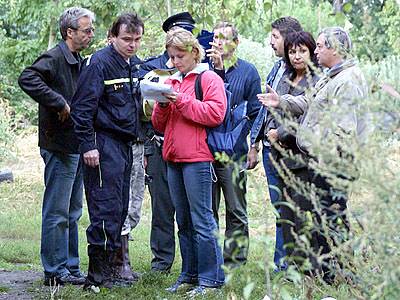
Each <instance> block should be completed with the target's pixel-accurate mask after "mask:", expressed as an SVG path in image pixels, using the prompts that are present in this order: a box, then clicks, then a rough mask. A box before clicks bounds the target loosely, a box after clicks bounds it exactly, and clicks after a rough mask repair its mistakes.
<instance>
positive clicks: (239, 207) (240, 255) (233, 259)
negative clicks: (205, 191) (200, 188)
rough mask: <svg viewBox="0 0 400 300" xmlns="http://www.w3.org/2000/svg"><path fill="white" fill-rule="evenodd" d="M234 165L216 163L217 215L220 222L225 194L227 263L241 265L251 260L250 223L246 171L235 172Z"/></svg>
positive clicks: (216, 217) (215, 200) (225, 250)
mask: <svg viewBox="0 0 400 300" xmlns="http://www.w3.org/2000/svg"><path fill="white" fill-rule="evenodd" d="M234 168H235V166H234V164H228V165H224V164H221V163H220V162H215V163H214V170H215V174H216V177H217V182H215V183H214V184H213V212H214V217H215V219H216V221H217V224H218V222H219V216H218V210H219V206H220V202H221V191H222V192H223V194H224V198H225V208H226V214H225V222H226V229H225V240H224V252H223V253H224V263H225V265H229V264H233V265H235V264H241V263H245V262H246V261H247V254H248V249H249V224H248V217H247V201H246V182H247V177H246V171H242V172H240V170H237V169H236V170H234Z"/></svg>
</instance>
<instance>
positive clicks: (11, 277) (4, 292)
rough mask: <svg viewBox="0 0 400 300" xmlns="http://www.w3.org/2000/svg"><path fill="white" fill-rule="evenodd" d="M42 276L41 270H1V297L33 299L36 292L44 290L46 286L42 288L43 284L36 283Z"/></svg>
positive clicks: (2, 298)
mask: <svg viewBox="0 0 400 300" xmlns="http://www.w3.org/2000/svg"><path fill="white" fill-rule="evenodd" d="M42 276H43V275H42V274H41V273H40V272H35V271H6V270H0V299H1V300H5V299H7V300H11V299H13V300H14V299H18V300H29V299H33V297H34V295H35V294H38V293H41V292H44V287H43V290H40V289H42V285H37V284H35V282H37V281H39V280H41V279H42ZM38 286H40V288H39V287H38ZM49 296H50V295H49Z"/></svg>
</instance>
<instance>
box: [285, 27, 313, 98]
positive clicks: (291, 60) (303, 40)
mask: <svg viewBox="0 0 400 300" xmlns="http://www.w3.org/2000/svg"><path fill="white" fill-rule="evenodd" d="M284 45H285V46H284V52H285V60H286V63H287V65H288V70H289V73H290V75H289V80H290V89H289V91H288V92H287V94H290V95H295V94H302V93H304V90H305V89H307V88H309V87H312V86H314V85H315V83H316V82H317V81H318V79H319V78H318V76H316V74H315V69H316V67H317V66H318V62H317V56H316V54H315V53H314V51H315V48H316V43H315V40H314V38H313V36H312V35H311V33H309V32H306V31H299V32H293V33H290V34H289V35H288V36H287V37H286V39H285V44H284ZM295 89H302V90H303V91H302V92H301V90H299V91H298V92H297V93H296V92H294V90H295Z"/></svg>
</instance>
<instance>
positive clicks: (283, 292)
mask: <svg viewBox="0 0 400 300" xmlns="http://www.w3.org/2000/svg"><path fill="white" fill-rule="evenodd" d="M279 294H280V296H281V299H283V300H293V297H292V295H291V294H290V292H289V291H288V290H287V288H286V287H284V286H282V287H281V288H280V290H279Z"/></svg>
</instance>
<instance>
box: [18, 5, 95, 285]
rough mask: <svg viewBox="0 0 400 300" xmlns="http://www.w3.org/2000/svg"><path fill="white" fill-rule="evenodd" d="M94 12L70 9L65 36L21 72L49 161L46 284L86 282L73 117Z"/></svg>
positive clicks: (62, 25) (79, 170) (46, 174)
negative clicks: (81, 258) (73, 101)
mask: <svg viewBox="0 0 400 300" xmlns="http://www.w3.org/2000/svg"><path fill="white" fill-rule="evenodd" d="M93 21H94V14H93V13H92V12H91V11H89V10H87V9H84V8H79V7H72V8H68V9H66V10H65V11H64V12H63V13H62V15H61V17H60V20H59V26H60V32H61V36H62V39H63V40H62V41H61V42H60V43H59V44H58V45H57V46H55V47H54V48H52V49H50V50H49V51H47V52H45V53H44V54H42V55H41V56H40V57H39V58H38V59H36V61H35V62H34V63H33V65H32V66H30V67H28V68H26V69H25V70H24V71H23V72H22V74H21V76H20V77H19V80H18V83H19V85H20V86H21V88H22V89H23V90H24V91H25V92H26V93H27V94H28V95H29V96H30V97H32V99H33V100H35V101H36V102H38V103H39V147H40V155H41V156H42V158H43V160H44V163H45V172H44V179H45V191H44V196H43V209H42V235H41V250H40V254H41V260H42V265H43V268H44V275H45V280H44V284H45V285H50V284H51V285H56V284H60V285H62V284H64V283H72V284H83V283H84V282H85V278H84V276H83V274H82V273H81V271H80V268H79V254H78V220H79V218H80V217H81V215H82V194H83V182H82V168H81V162H80V155H79V150H78V146H79V144H78V140H77V139H76V136H75V134H74V130H73V124H72V121H71V118H70V104H71V99H72V96H73V95H74V92H75V90H76V84H77V81H78V77H79V73H80V67H81V61H82V58H81V56H80V55H79V52H80V51H81V50H83V49H85V48H87V47H88V46H89V43H90V41H91V40H92V38H93V35H94V34H93V25H92V22H93Z"/></svg>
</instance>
